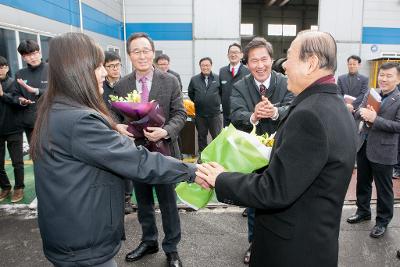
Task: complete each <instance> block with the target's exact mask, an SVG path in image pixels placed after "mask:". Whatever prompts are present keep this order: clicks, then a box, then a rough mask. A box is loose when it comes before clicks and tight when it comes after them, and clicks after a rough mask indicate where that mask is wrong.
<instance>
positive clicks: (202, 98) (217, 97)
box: [188, 73, 221, 117]
mask: <svg viewBox="0 0 400 267" xmlns="http://www.w3.org/2000/svg"><path fill="white" fill-rule="evenodd" d="M188 95H189V97H190V100H192V101H193V102H194V106H195V109H196V116H199V117H215V116H218V115H219V114H220V113H221V110H220V105H221V88H220V83H219V77H218V75H215V74H213V73H211V74H210V76H209V78H208V86H207V87H206V84H205V82H204V75H203V74H202V73H200V74H197V75H195V76H193V77H192V79H190V83H189V87H188Z"/></svg>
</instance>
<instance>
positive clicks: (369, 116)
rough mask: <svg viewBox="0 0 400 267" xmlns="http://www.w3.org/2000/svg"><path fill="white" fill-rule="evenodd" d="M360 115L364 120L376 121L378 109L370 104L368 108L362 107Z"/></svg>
mask: <svg viewBox="0 0 400 267" xmlns="http://www.w3.org/2000/svg"><path fill="white" fill-rule="evenodd" d="M360 115H361V118H363V120H364V121H366V122H370V123H374V121H375V119H376V116H377V114H376V111H375V110H374V108H373V107H372V106H370V105H368V107H367V108H360Z"/></svg>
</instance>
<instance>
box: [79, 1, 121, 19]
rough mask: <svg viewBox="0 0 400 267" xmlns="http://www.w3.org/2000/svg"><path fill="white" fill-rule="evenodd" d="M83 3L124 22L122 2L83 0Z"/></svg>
mask: <svg viewBox="0 0 400 267" xmlns="http://www.w3.org/2000/svg"><path fill="white" fill-rule="evenodd" d="M82 2H83V3H85V4H87V5H89V6H91V7H93V8H95V9H97V10H98V11H100V12H103V13H105V14H107V15H108V16H110V17H113V18H114V19H116V20H119V21H122V19H123V18H122V0H83V1H82Z"/></svg>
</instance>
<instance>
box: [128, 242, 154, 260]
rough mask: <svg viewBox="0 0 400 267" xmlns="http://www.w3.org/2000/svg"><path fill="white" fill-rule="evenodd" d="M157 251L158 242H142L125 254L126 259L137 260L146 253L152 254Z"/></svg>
mask: <svg viewBox="0 0 400 267" xmlns="http://www.w3.org/2000/svg"><path fill="white" fill-rule="evenodd" d="M157 252H158V243H149V242H142V243H140V245H139V246H138V247H137V248H136V249H134V250H132V251H131V252H129V253H128V254H126V256H125V260H126V261H137V260H140V259H141V258H143V257H144V256H146V255H148V254H154V253H157Z"/></svg>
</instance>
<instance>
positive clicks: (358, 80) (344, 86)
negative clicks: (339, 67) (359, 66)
mask: <svg viewBox="0 0 400 267" xmlns="http://www.w3.org/2000/svg"><path fill="white" fill-rule="evenodd" d="M337 85H338V86H339V89H340V93H341V94H342V95H350V96H353V97H355V98H356V99H355V100H354V101H353V107H354V109H357V108H358V107H359V106H360V104H361V102H362V100H363V98H364V96H365V94H366V93H368V77H366V76H364V75H361V74H359V73H356V74H354V75H351V74H343V75H341V76H339V78H338V82H337Z"/></svg>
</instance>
